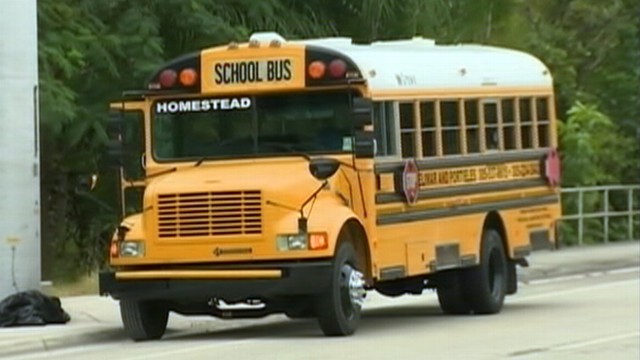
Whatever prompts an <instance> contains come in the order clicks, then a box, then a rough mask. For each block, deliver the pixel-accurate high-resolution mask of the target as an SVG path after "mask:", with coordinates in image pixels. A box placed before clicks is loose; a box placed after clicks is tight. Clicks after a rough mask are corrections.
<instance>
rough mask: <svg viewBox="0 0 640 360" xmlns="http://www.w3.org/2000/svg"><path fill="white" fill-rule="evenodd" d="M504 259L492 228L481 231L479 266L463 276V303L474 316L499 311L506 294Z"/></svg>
mask: <svg viewBox="0 0 640 360" xmlns="http://www.w3.org/2000/svg"><path fill="white" fill-rule="evenodd" d="M507 278H508V268H507V256H506V253H505V250H504V246H503V245H502V237H501V236H500V233H498V232H497V231H495V230H493V229H487V230H485V231H484V232H483V236H482V248H481V251H480V265H479V266H477V267H475V268H472V269H469V270H468V272H467V274H466V276H465V292H466V293H467V296H466V298H467V301H468V304H469V306H470V307H471V309H472V310H473V312H474V313H475V314H495V313H498V312H500V310H501V309H502V305H503V304H504V298H505V295H506V293H507Z"/></svg>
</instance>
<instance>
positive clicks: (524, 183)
mask: <svg viewBox="0 0 640 360" xmlns="http://www.w3.org/2000/svg"><path fill="white" fill-rule="evenodd" d="M546 185H547V182H546V181H545V180H544V179H542V178H539V179H523V180H509V181H500V182H492V183H486V184H471V185H459V186H451V187H442V188H438V189H424V190H420V193H419V194H418V199H419V200H425V199H437V198H445V197H450V196H462V195H472V194H481V193H488V192H495V191H508V190H517V189H526V188H531V187H539V186H546ZM405 201H406V197H405V195H404V194H402V193H392V192H387V193H382V194H377V195H376V204H389V203H394V202H405Z"/></svg>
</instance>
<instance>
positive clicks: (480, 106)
mask: <svg viewBox="0 0 640 360" xmlns="http://www.w3.org/2000/svg"><path fill="white" fill-rule="evenodd" d="M111 110H112V121H111V125H110V133H111V135H112V139H113V140H112V142H111V144H110V147H109V149H110V152H111V158H112V159H113V160H114V162H115V163H116V164H117V167H118V169H119V170H118V171H119V172H120V178H121V182H120V190H121V191H120V199H121V203H122V212H123V220H122V223H121V224H120V225H119V226H118V228H117V230H116V231H115V233H114V236H113V239H112V241H111V244H110V250H109V264H110V267H109V270H108V271H104V272H102V273H101V274H100V293H101V294H102V295H110V296H112V297H113V298H115V299H118V300H119V301H120V309H121V315H122V320H123V323H124V328H125V330H126V332H127V333H128V335H129V336H130V337H131V338H132V339H134V340H147V339H157V338H160V337H162V335H163V334H164V332H165V330H166V326H167V317H168V314H169V313H170V312H176V313H179V314H186V315H203V314H206V315H212V316H217V317H221V318H246V317H260V316H265V315H269V314H273V313H284V314H286V315H287V316H289V317H291V318H304V317H309V318H317V319H318V323H319V325H320V328H321V329H322V331H323V333H324V334H325V335H334V336H335V335H337V336H341V335H350V334H352V333H354V332H355V331H356V328H357V327H358V324H359V320H360V316H361V309H362V306H363V303H364V302H365V297H366V293H367V291H369V290H376V291H378V292H379V293H381V294H384V295H388V296H399V295H402V294H407V293H408V294H419V293H421V292H422V291H423V290H424V289H435V290H436V291H437V295H438V299H439V302H440V305H441V308H442V310H443V311H444V312H445V313H449V314H489V313H497V312H499V311H500V310H501V308H502V306H503V302H504V298H505V296H506V295H508V294H513V293H515V292H516V290H517V279H516V265H522V266H526V264H527V261H526V258H527V256H528V255H529V254H530V252H531V251H532V250H536V249H539V248H552V247H553V246H554V244H555V241H556V237H555V231H554V229H555V223H556V221H557V219H558V218H559V216H560V203H559V187H558V186H559V177H560V163H559V159H558V153H557V151H556V148H557V135H556V119H555V113H554V112H555V110H554V94H553V86H552V77H551V74H550V73H549V71H548V69H547V68H546V67H545V66H544V64H542V63H541V62H540V61H539V60H537V59H536V58H534V57H532V56H531V55H528V54H525V53H522V52H519V51H514V50H509V49H501V48H496V47H489V46H478V45H451V46H444V45H436V44H435V42H434V41H432V40H428V39H422V38H413V39H408V40H398V41H384V42H374V43H371V44H353V43H352V42H351V40H350V39H347V38H326V39H310V40H302V41H287V40H285V39H284V38H282V37H281V36H279V35H278V34H275V33H257V34H254V35H252V36H251V38H250V39H249V41H248V42H247V43H241V44H239V43H231V44H228V45H224V46H218V47H214V48H208V49H203V50H201V51H199V52H196V53H192V54H188V55H185V56H183V57H180V58H178V59H175V60H174V61H171V62H169V63H167V64H166V65H164V66H163V67H162V68H160V69H158V71H157V72H156V73H155V74H153V75H152V76H151V78H150V80H149V81H148V83H147V84H146V87H145V89H144V90H140V91H130V92H126V93H125V96H124V97H123V99H121V100H119V101H114V102H113V103H112V104H111Z"/></svg>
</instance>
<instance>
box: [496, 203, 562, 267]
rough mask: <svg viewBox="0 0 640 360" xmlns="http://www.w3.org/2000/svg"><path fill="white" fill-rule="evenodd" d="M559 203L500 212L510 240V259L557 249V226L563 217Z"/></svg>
mask: <svg viewBox="0 0 640 360" xmlns="http://www.w3.org/2000/svg"><path fill="white" fill-rule="evenodd" d="M561 210H562V209H561V206H560V203H559V202H556V203H550V204H546V205H540V206H532V207H526V208H520V209H513V210H504V211H501V212H500V216H501V218H502V223H503V224H504V227H505V229H504V230H505V233H506V237H507V240H508V242H507V243H508V249H507V250H508V254H509V257H511V258H514V259H517V258H523V257H525V256H527V255H529V254H530V253H531V251H535V250H543V249H552V248H554V247H555V243H556V241H557V239H556V238H555V226H556V222H557V220H558V219H559V218H560V216H561Z"/></svg>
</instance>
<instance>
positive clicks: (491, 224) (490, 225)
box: [482, 210, 518, 295]
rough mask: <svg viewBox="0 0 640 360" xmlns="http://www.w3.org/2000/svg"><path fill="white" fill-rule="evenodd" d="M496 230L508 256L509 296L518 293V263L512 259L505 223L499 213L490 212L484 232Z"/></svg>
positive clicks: (484, 225) (485, 222) (486, 218)
mask: <svg viewBox="0 0 640 360" xmlns="http://www.w3.org/2000/svg"><path fill="white" fill-rule="evenodd" d="M486 230H495V231H497V232H498V234H499V235H500V238H501V239H502V246H503V247H504V251H505V253H506V255H507V295H512V294H515V293H516V292H517V291H518V278H517V274H516V262H515V261H514V260H513V259H512V258H511V256H510V254H512V249H511V247H510V246H509V239H508V237H507V229H506V228H505V226H504V221H503V220H502V216H501V215H500V213H499V212H497V211H495V210H493V211H490V212H489V213H488V214H487V216H486V217H485V219H484V224H483V226H482V231H483V232H484V231H486Z"/></svg>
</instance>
